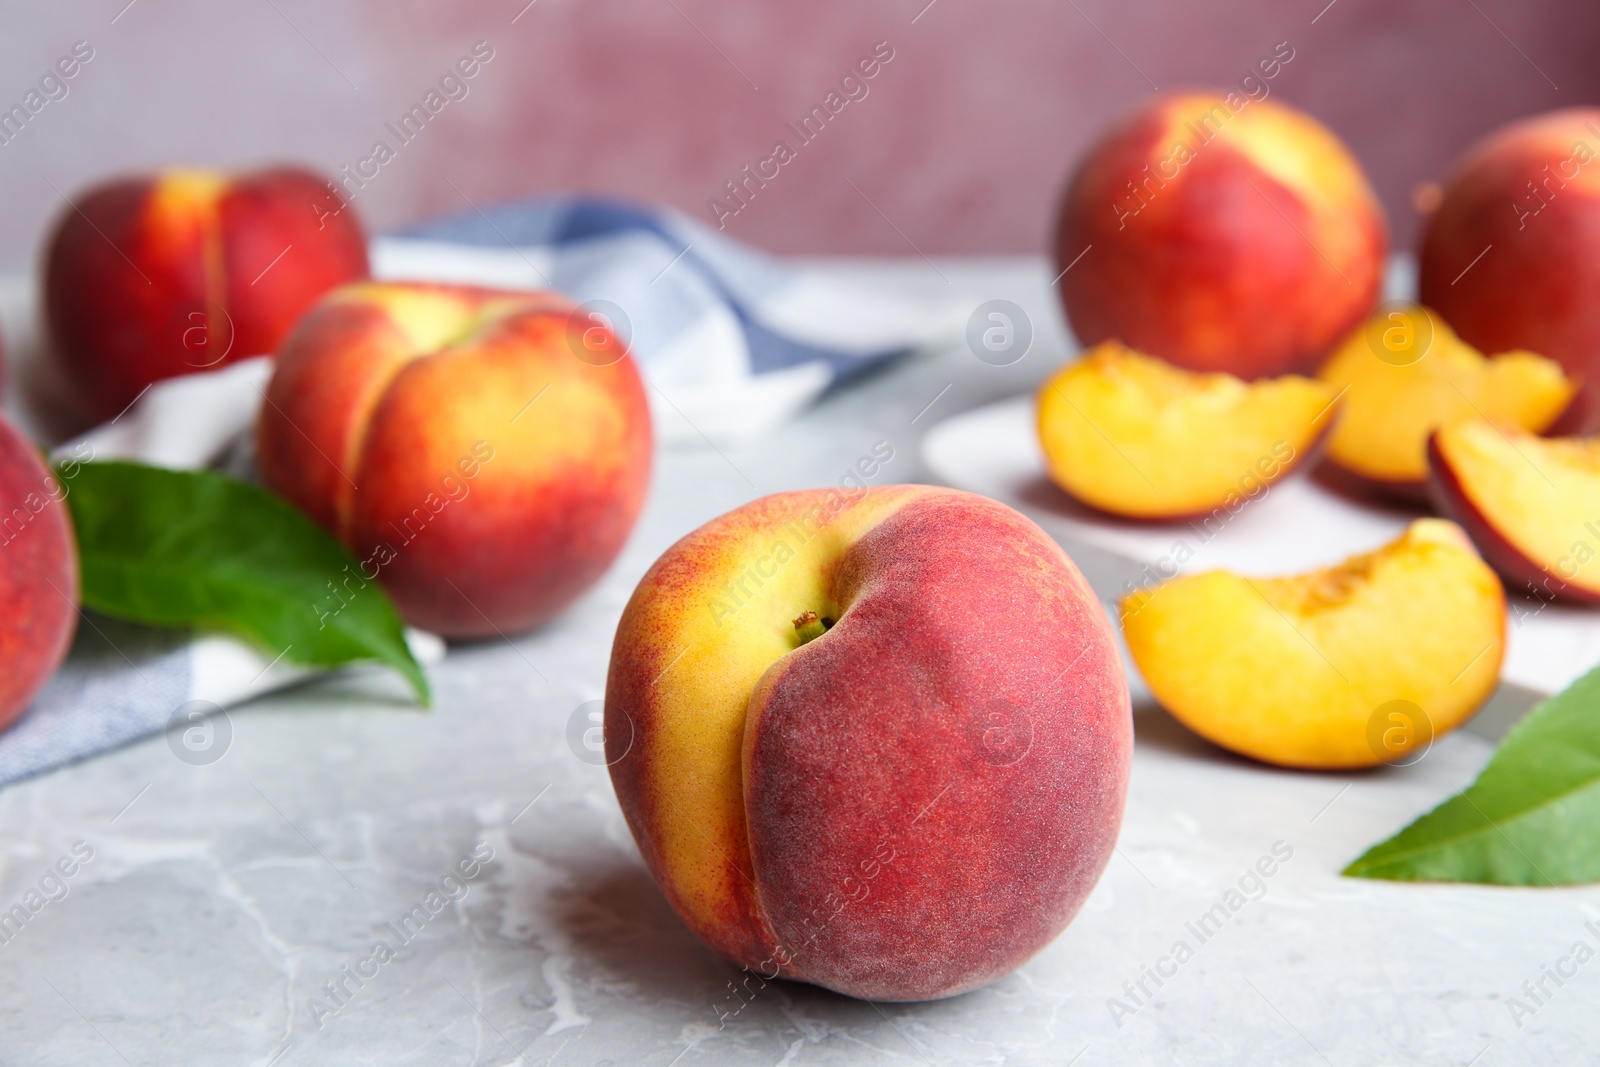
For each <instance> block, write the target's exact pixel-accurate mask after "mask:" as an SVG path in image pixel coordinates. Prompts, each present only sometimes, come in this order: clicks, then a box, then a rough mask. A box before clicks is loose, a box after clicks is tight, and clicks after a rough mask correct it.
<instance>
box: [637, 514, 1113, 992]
mask: <svg viewBox="0 0 1600 1067" xmlns="http://www.w3.org/2000/svg"><path fill="white" fill-rule="evenodd" d="M605 742H606V754H607V758H608V760H609V762H610V763H611V776H612V781H613V783H614V785H615V786H616V790H617V797H618V799H619V800H620V801H621V804H622V810H623V812H624V814H625V815H626V816H627V819H628V825H629V827H630V828H631V829H632V830H633V835H634V838H635V840H636V841H637V842H638V843H639V848H640V851H641V852H642V853H643V854H644V858H645V862H646V863H647V864H648V865H649V867H650V871H651V873H652V874H653V875H654V876H655V878H656V881H657V883H658V884H659V885H660V886H661V888H662V890H663V891H664V892H665V893H666V896H667V899H668V900H669V901H671V903H672V905H673V907H674V908H676V909H677V911H678V913H679V915H681V916H682V917H683V919H684V921H685V922H686V923H687V924H688V925H689V927H690V929H691V930H693V931H694V933H695V934H696V935H697V936H699V937H700V939H701V940H703V941H704V942H706V944H708V945H710V946H711V947H712V948H714V949H715V950H716V951H718V952H720V953H721V954H722V955H724V956H726V957H727V958H728V959H730V960H732V961H733V962H735V963H737V964H739V965H741V966H743V967H745V968H748V969H749V970H751V971H753V972H756V973H757V974H759V975H760V976H761V977H762V978H763V979H771V978H773V977H776V976H782V977H784V978H792V979H797V980H801V981H807V982H812V983H815V984H817V985H822V986H826V987H828V988H830V989H834V990H837V991H839V992H841V993H846V994H849V995H851V996H856V997H863V998H867V999H871V1000H922V999H928V998H933V997H944V996H950V995H953V994H956V993H960V992H962V991H964V990H968V989H973V988H975V987H977V986H981V985H983V984H985V983H987V982H991V981H993V980H995V979H997V978H999V977H1001V976H1002V975H1004V974H1007V973H1009V972H1010V971H1011V970H1013V969H1015V968H1016V967H1017V966H1019V965H1020V964H1021V963H1022V962H1023V961H1024V960H1026V959H1028V957H1030V956H1032V955H1033V954H1034V953H1035V952H1037V951H1038V950H1039V949H1040V948H1042V947H1043V946H1044V945H1045V944H1047V943H1048V942H1049V941H1050V940H1051V939H1053V938H1054V937H1055V936H1056V935H1057V934H1059V933H1060V932H1061V930H1062V929H1063V928H1064V927H1065V926H1066V925H1067V923H1068V921H1070V920H1071V919H1072V917H1073V915H1074V914H1075V913H1076V912H1077V911H1078V909H1079V907H1080V906H1081V905H1082V904H1083V901H1084V899H1085V898H1086V897H1087V896H1088V894H1089V891H1090V890H1091V889H1092V888H1093V887H1094V884H1095V882H1096V880H1097V879H1098V878H1099V876H1100V873H1101V871H1102V870H1103V869H1104V868H1105V865H1106V863H1107V861H1108V860H1109V858H1110V856H1111V853H1112V849H1113V846H1114V844H1115V841H1116V837H1117V829H1118V826H1119V824H1120V822H1121V818H1122V806H1123V799H1124V795H1125V792H1126V789H1127V780H1128V762H1129V756H1130V749H1131V745H1132V721H1131V716H1130V714H1129V706H1128V691H1127V685H1126V681H1125V679H1124V677H1123V673H1122V667H1121V664H1120V663H1119V661H1118V657H1117V651H1116V644H1115V639H1114V637H1113V635H1112V632H1111V629H1110V625H1109V622H1108V620H1107V619H1106V617H1105V613H1104V611H1103V610H1102V608H1101V607H1100V604H1099V602H1098V601H1097V600H1096V599H1095V595H1094V593H1093V592H1092V591H1091V590H1090V589H1089V586H1088V584H1087V583H1086V582H1085V581H1084V579H1083V577H1082V575H1080V574H1079V573H1078V570H1077V568H1076V567H1075V566H1074V565H1073V564H1072V562H1071V561H1070V560H1069V559H1068V558H1067V557H1066V555H1065V554H1064V553H1063V552H1062V551H1061V549H1060V548H1058V547H1057V546H1056V545H1055V544H1054V543H1053V542H1052V541H1050V540H1049V538H1047V537H1046V536H1045V535H1044V533H1043V532H1042V531H1041V530H1040V529H1039V528H1038V527H1037V526H1034V525H1033V524H1032V523H1031V522H1029V521H1028V520H1027V519H1025V518H1023V517H1022V516H1020V515H1018V514H1017V513H1016V512H1014V511H1012V510H1011V509H1009V508H1007V507H1005V506H1004V505H1001V504H997V503H995V502H994V501H991V500H988V499H985V498H983V497H978V496H973V495H971V494H968V493H961V492H957V491H955V490H950V489H939V488H932V487H926V486H889V487H881V488H873V489H857V490H855V491H853V492H850V491H845V490H811V491H803V492H796V493H784V494H780V495H777V496H770V497H765V498H763V499H760V500H757V501H755V502H753V503H750V504H747V505H745V506H744V507H741V508H739V509H737V510H735V511H733V512H730V513H728V514H726V515H723V516H722V517H720V518H718V519H714V520H713V521H711V522H710V523H708V524H706V525H705V526H703V527H701V528H700V529H698V530H696V531H695V532H694V533H691V534H690V535H689V536H687V537H685V538H684V539H683V540H681V541H679V542H678V543H677V544H675V545H674V546H672V548H670V549H668V550H667V552H666V554H664V555H663V556H662V557H661V558H660V559H659V560H658V561H657V562H656V564H655V565H654V566H653V567H652V568H651V569H650V571H649V573H647V574H646V575H645V577H644V580H643V581H641V582H640V584H639V587H638V589H637V590H635V592H634V594H633V598H632V599H631V600H630V601H629V603H628V607H627V609H626V611H625V612H624V613H623V616H622V621H621V624H620V625H619V626H618V628H617V636H616V641H615V644H614V645H613V646H612V652H611V669H610V673H609V675H608V678H607V684H606V710H605Z"/></svg>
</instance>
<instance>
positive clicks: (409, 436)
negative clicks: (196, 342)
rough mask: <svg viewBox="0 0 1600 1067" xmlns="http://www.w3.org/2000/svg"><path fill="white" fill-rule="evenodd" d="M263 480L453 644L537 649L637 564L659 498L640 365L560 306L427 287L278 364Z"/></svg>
mask: <svg viewBox="0 0 1600 1067" xmlns="http://www.w3.org/2000/svg"><path fill="white" fill-rule="evenodd" d="M256 443H257V452H258V458H259V462H260V468H261V476H262V480H263V481H265V483H266V484H267V485H268V486H269V487H270V488H272V489H274V490H276V491H277V492H279V493H281V494H282V495H283V496H285V497H287V498H288V499H289V500H290V501H292V502H293V503H295V504H297V505H299V506H300V507H301V508H302V509H303V510H305V511H306V512H307V513H308V514H310V515H311V517H312V518H314V519H316V520H317V521H318V522H320V523H321V524H322V525H323V526H325V527H327V528H328V529H329V530H331V531H333V532H334V533H335V534H336V535H337V536H338V537H339V538H340V540H342V541H343V542H344V543H345V544H346V545H347V546H348V547H349V548H350V550H351V551H352V552H354V553H355V555H356V557H357V559H358V560H359V563H360V569H359V573H356V574H352V575H351V576H350V577H349V578H347V579H346V581H345V582H344V588H343V589H339V588H335V589H332V590H330V597H329V600H328V601H327V602H326V603H325V604H324V605H321V606H320V607H319V608H318V610H319V612H320V611H330V612H331V611H337V610H339V608H340V606H341V605H342V604H343V603H344V602H345V601H346V600H347V599H348V597H349V596H353V595H355V594H356V593H357V592H359V590H360V588H361V587H362V586H364V585H365V583H366V582H369V581H373V580H377V581H380V582H381V583H382V584H383V586H384V588H385V589H386V590H387V591H388V592H389V594H390V596H392V597H393V598H394V601H395V604H396V606H397V607H398V608H399V609H400V613H401V614H402V615H403V616H404V617H405V619H406V620H407V621H408V622H410V623H412V624H414V625H416V626H420V627H423V628H424V629H428V630H432V631H434V632H436V633H440V634H444V635H446V636H450V637H483V636H492V635H495V634H504V633H508V632H511V631H515V630H525V629H527V628H529V627H532V626H536V625H538V624H539V623H541V622H544V621H545V620H547V619H549V618H550V617H551V616H552V615H554V614H555V613H556V612H558V611H560V610H561V609H562V608H564V607H566V606H567V605H568V604H569V603H571V602H572V600H574V599H575V598H576V597H577V596H578V595H579V594H580V593H582V592H583V591H584V590H585V589H587V588H588V587H589V586H590V585H591V584H592V583H593V582H594V581H595V579H597V578H598V577H599V576H600V575H601V573H603V572H604V571H605V569H606V568H607V567H608V566H610V564H611V561H612V560H613V559H614V558H615V557H616V555H617V553H618V552H619V551H620V550H621V548H622V544H623V542H624V541H625V540H626V539H627V536H628V533H629V531H630V530H631V529H632V528H633V523H634V520H635V519H636V518H637V517H638V514H639V509H640V507H641V505H642V504H643V501H644V494H645V490H646V488H647V487H648V484H649V480H650V450H651V430H650V411H649V407H648V405H647V403H646V399H645V394H644V385H643V383H642V382H641V380H640V378H639V372H638V371H637V369H635V367H634V364H633V360H632V357H631V356H629V355H628V353H627V352H626V350H625V349H624V348H623V347H622V345H621V343H620V342H619V341H618V340H617V339H616V338H615V337H614V336H613V335H612V334H611V333H610V332H609V331H608V330H607V329H606V328H605V327H604V326H602V325H598V324H596V323H595V322H594V321H593V320H592V319H591V318H590V317H588V316H587V315H586V314H584V313H581V312H579V311H578V309H577V307H576V305H574V304H573V303H572V302H571V301H569V300H567V299H566V298H564V297H559V296H556V295H554V294H550V293H526V292H506V291H500V290H494V289H477V288H468V287H463V286H448V285H427V284H416V283H377V282H370V283H361V284H357V285H352V286H348V287H346V288H343V289H339V290H336V291H335V292H333V293H331V294H329V295H328V296H327V297H325V298H324V299H323V300H322V301H320V302H319V303H318V304H317V305H316V306H315V307H313V308H312V310H311V311H310V312H308V313H307V314H306V316H305V317H304V318H303V319H302V320H301V321H300V323H299V325H298V326H296V327H295V329H294V332H293V333H291V334H290V336H289V337H288V339H287V340H286V341H285V342H284V344H283V346H282V347H281V348H280V349H279V350H278V353H277V366H276V369H275V370H274V372H273V376H272V381H271V382H270V383H269V385H268V387H267V391H266V399H265V403H264V404H263V405H262V409H261V417H260V420H259V422H258V423H257V428H256Z"/></svg>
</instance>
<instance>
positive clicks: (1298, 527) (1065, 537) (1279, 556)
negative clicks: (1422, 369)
mask: <svg viewBox="0 0 1600 1067" xmlns="http://www.w3.org/2000/svg"><path fill="white" fill-rule="evenodd" d="M922 461H923V463H925V464H926V465H927V467H928V470H929V472H930V473H931V474H932V475H933V476H934V477H935V478H936V479H938V480H939V481H941V482H944V483H945V484H947V485H951V486H954V487H955V488H957V489H966V490H969V491H970V492H974V493H982V494H983V495H984V496H988V497H992V498H994V499H995V500H999V501H1001V502H1003V503H1006V504H1009V505H1011V506H1012V507H1014V508H1016V509H1017V510H1019V511H1021V512H1022V513H1023V514H1025V515H1027V516H1028V517H1029V518H1031V519H1033V520H1034V521H1035V522H1037V523H1038V524H1039V525H1040V526H1042V527H1043V528H1044V529H1045V531H1046V532H1047V533H1049V534H1050V536H1051V537H1054V538H1055V539H1056V540H1057V541H1058V542H1060V543H1061V545H1062V546H1063V547H1064V548H1066V549H1067V550H1068V551H1069V552H1074V551H1077V550H1080V549H1081V548H1082V547H1083V546H1087V547H1089V548H1091V549H1097V550H1100V551H1101V552H1104V553H1109V554H1110V555H1111V556H1114V557H1116V558H1117V559H1119V560H1121V561H1123V562H1124V563H1125V564H1126V566H1123V567H1121V568H1116V567H1110V568H1107V567H1092V566H1086V567H1085V573H1086V574H1087V575H1088V577H1089V580H1090V581H1091V583H1093V584H1094V585H1095V591H1096V592H1097V593H1098V594H1100V596H1101V597H1103V598H1105V599H1107V600H1111V599H1113V598H1115V597H1119V596H1121V595H1122V594H1123V593H1124V592H1126V591H1127V589H1128V588H1129V586H1130V583H1138V584H1143V583H1145V582H1153V581H1157V580H1160V579H1161V578H1170V577H1172V576H1173V574H1174V572H1175V571H1181V572H1183V573H1197V572H1199V571H1202V570H1209V569H1212V568H1217V567H1223V568H1227V569H1229V570H1234V571H1239V572H1242V573H1245V574H1250V575H1272V574H1290V573H1294V572H1297V571H1304V570H1310V569H1312V568H1315V567H1322V566H1326V565H1328V564H1330V563H1337V562H1338V561H1339V560H1342V559H1344V558H1345V557H1346V556H1349V555H1352V554H1353V553H1356V552H1361V551H1364V550H1366V549H1370V548H1375V547H1377V546H1378V545H1381V544H1383V543H1384V542H1386V541H1389V540H1392V539H1393V538H1394V537H1395V536H1396V535H1397V534H1398V533H1399V532H1400V530H1401V529H1402V528H1404V527H1405V525H1406V523H1407V522H1409V521H1410V519H1411V518H1413V517H1414V516H1412V515H1411V514H1409V513H1407V512H1404V511H1399V510H1389V509H1385V508H1380V507H1366V506H1362V505H1360V504H1356V503H1354V502H1352V501H1350V500H1347V499H1345V498H1344V497H1341V496H1338V495H1336V494H1334V493H1332V492H1330V491H1328V490H1327V489H1324V488H1323V487H1322V486H1321V485H1319V484H1318V483H1316V482H1314V481H1313V480H1311V479H1310V478H1307V477H1305V476H1304V475H1298V476H1295V477H1292V478H1290V479H1288V480H1287V481H1284V482H1281V483H1279V484H1278V485H1275V486H1273V487H1272V488H1271V489H1270V490H1268V491H1267V493H1266V494H1265V495H1263V496H1260V497H1258V498H1257V499H1256V500H1255V501H1254V502H1253V503H1250V504H1248V505H1246V506H1245V507H1243V508H1242V509H1240V511H1239V512H1238V513H1237V514H1236V515H1234V516H1233V517H1232V518H1231V519H1229V520H1228V521H1227V522H1226V523H1212V524H1211V527H1210V528H1209V529H1208V528H1206V527H1203V526H1201V525H1200V524H1199V523H1188V522H1174V523H1144V522H1124V521H1120V520H1117V519H1114V518H1111V517H1108V516H1105V515H1100V514H1096V513H1094V512H1091V511H1089V510H1088V509H1086V508H1083V507H1081V506H1079V505H1077V504H1075V503H1074V502H1073V501H1072V500H1070V499H1069V498H1068V497H1067V496H1066V495H1065V494H1064V493H1062V492H1061V491H1060V490H1059V489H1057V488H1056V487H1055V486H1054V485H1052V484H1051V483H1050V482H1049V481H1048V480H1047V479H1046V478H1045V475H1044V458H1043V456H1042V454H1041V453H1040V451H1039V442H1038V439H1037V437H1036V436H1035V435H1034V423H1033V398H1032V397H1030V396H1024V397H1016V398H1013V399H1011V400H1005V401H1001V402H1000V403H997V404H990V405H988V406H986V407H981V408H976V409H974V410H972V411H968V412H964V413H963V414H960V415H957V416H955V417H954V418H951V419H947V420H945V421H944V422H942V423H940V424H939V425H937V426H935V427H934V428H933V429H932V430H930V431H928V434H927V435H926V436H925V437H924V438H923V440H922ZM1180 561H1181V562H1180ZM1108 586H1109V587H1108ZM1509 633H1510V647H1509V648H1508V650H1507V655H1506V663H1505V671H1504V678H1505V680H1506V681H1507V682H1510V683H1512V684H1514V685H1518V686H1521V687H1522V688H1524V689H1528V690H1531V691H1533V692H1535V693H1546V694H1548V693H1555V692H1558V691H1560V690H1561V689H1564V688H1566V686H1567V685H1569V684H1571V682H1572V681H1574V680H1575V679H1576V678H1578V676H1579V675H1581V674H1583V673H1584V672H1585V671H1587V670H1588V669H1589V668H1590V667H1591V666H1593V665H1594V664H1595V663H1596V662H1600V611H1594V610H1587V609H1581V608H1570V607H1558V606H1554V605H1541V604H1540V603H1539V602H1538V601H1537V600H1531V599H1527V600H1524V599H1522V598H1518V597H1513V598H1512V617H1511V621H1510V625H1509Z"/></svg>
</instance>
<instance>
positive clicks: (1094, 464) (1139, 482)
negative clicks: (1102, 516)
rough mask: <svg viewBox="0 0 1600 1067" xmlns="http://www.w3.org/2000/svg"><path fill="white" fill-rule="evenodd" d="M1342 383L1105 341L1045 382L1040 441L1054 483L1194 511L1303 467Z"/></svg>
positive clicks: (1103, 497)
mask: <svg viewBox="0 0 1600 1067" xmlns="http://www.w3.org/2000/svg"><path fill="white" fill-rule="evenodd" d="M1336 392H1337V391H1336V390H1334V389H1331V388H1329V387H1328V386H1326V385H1324V384H1323V383H1321V382H1318V381H1316V380H1315V379H1312V378H1301V377H1297V376H1292V375H1291V376H1288V377H1283V378H1272V379H1267V380H1264V381H1256V382H1246V381H1242V380H1240V379H1238V378H1235V377H1233V376H1232V375H1231V374H1203V373H1195V372H1192V371H1186V370H1182V369H1180V368H1178V367H1175V366H1172V365H1171V364H1169V363H1166V362H1164V361H1162V360H1159V359H1155V358H1153V357H1151V356H1146V355H1142V354H1140V353H1138V352H1135V351H1133V350H1132V349H1129V348H1126V347H1124V346H1123V345H1121V344H1118V343H1117V342H1115V341H1107V342H1104V343H1102V344H1099V345H1097V346H1095V347H1094V348H1093V349H1091V350H1090V351H1089V352H1088V353H1087V354H1085V355H1084V357H1083V358H1082V359H1080V360H1078V361H1076V362H1074V363H1069V364H1068V365H1067V366H1065V367H1063V368H1062V369H1061V370H1060V371H1058V372H1056V374H1055V375H1054V376H1053V377H1052V378H1050V379H1049V380H1048V381H1046V382H1045V383H1044V385H1042V386H1041V387H1040V389H1039V398H1038V412H1039V441H1040V444H1041V445H1042V446H1043V448H1044V454H1045V464H1046V467H1047V468H1048V470H1049V474H1050V478H1051V480H1052V481H1054V482H1055V483H1056V484H1057V485H1059V486H1060V487H1061V488H1062V489H1064V490H1065V491H1066V492H1067V493H1068V494H1070V495H1071V496H1073V497H1076V498H1077V499H1078V500H1081V501H1082V502H1083V503H1085V504H1088V505H1089V506H1091V507H1094V508H1098V509H1100V510H1101V511H1106V512H1110V513H1111V514H1113V515H1122V516H1126V517H1128V518H1136V519H1177V518H1190V517H1193V516H1196V515H1203V514H1205V513H1206V512H1210V511H1213V510H1215V509H1217V508H1219V507H1228V508H1229V509H1230V510H1236V507H1237V505H1238V504H1239V503H1240V502H1241V501H1242V500H1245V499H1249V498H1252V497H1254V496H1256V495H1257V494H1258V493H1260V492H1261V490H1262V489H1263V488H1264V487H1266V486H1268V485H1271V484H1272V483H1273V482H1276V481H1278V480H1279V479H1281V478H1283V477H1284V476H1285V475H1287V474H1288V473H1289V472H1290V471H1291V470H1293V469H1294V468H1295V467H1297V466H1299V464H1300V463H1301V462H1302V461H1303V460H1304V458H1305V457H1306V456H1307V455H1308V454H1309V453H1311V452H1312V451H1314V450H1315V447H1316V445H1317V444H1318V443H1319V442H1320V441H1321V439H1322V437H1323V435H1324V433H1325V431H1326V430H1327V428H1328V427H1329V426H1331V425H1332V423H1333V421H1334V418H1335V415H1336V411H1335V408H1336V403H1335V393H1336Z"/></svg>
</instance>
